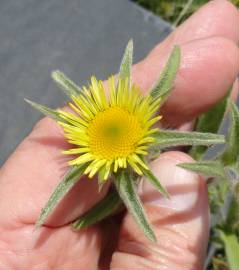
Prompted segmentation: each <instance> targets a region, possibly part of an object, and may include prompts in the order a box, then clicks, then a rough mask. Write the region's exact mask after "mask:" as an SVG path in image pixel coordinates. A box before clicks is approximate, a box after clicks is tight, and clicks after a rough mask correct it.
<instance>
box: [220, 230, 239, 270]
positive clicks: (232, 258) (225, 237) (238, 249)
mask: <svg viewBox="0 0 239 270" xmlns="http://www.w3.org/2000/svg"><path fill="white" fill-rule="evenodd" d="M220 237H221V239H222V241H223V243H224V245H225V250H226V256H227V261H228V264H229V267H230V270H238V258H239V242H238V239H237V237H236V235H235V234H233V233H230V232H223V231H220Z"/></svg>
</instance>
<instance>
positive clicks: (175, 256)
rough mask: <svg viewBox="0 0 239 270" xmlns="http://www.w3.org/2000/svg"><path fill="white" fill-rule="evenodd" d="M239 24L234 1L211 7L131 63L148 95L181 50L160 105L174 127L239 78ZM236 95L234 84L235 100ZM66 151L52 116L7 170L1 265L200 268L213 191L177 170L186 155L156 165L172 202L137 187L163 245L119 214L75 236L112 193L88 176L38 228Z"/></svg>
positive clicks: (1, 179) (2, 179)
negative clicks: (76, 223) (76, 227)
mask: <svg viewBox="0 0 239 270" xmlns="http://www.w3.org/2000/svg"><path fill="white" fill-rule="evenodd" d="M238 25H239V14H238V11H237V9H236V8H234V7H233V6H232V5H231V4H230V3H229V2H228V1H224V0H217V1H212V2H210V3H209V4H207V5H206V6H204V7H203V8H202V9H201V10H200V11H198V12H197V13H196V14H195V15H193V16H192V17H191V18H190V19H189V20H188V21H187V22H185V23H184V24H183V25H182V26H180V27H179V28H178V29H177V30H176V31H175V32H174V33H173V34H171V35H170V36H169V37H168V38H167V39H166V40H165V41H164V42H163V43H161V44H159V45H157V46H156V48H155V49H153V50H152V52H151V53H150V54H149V55H148V56H147V58H146V59H144V60H143V61H142V62H140V63H139V64H137V65H135V66H134V68H133V80H134V82H135V83H136V84H137V85H139V86H140V88H141V89H143V90H144V91H145V92H146V91H148V89H150V87H151V86H152V85H153V84H154V82H155V79H156V77H157V76H158V73H159V70H160V69H161V68H162V66H163V65H164V64H165V61H166V59H167V57H168V54H169V52H170V51H171V49H172V46H173V45H174V44H180V45H181V48H182V64H181V67H180V70H179V73H178V75H177V78H176V82H175V89H174V91H173V93H172V95H171V96H170V98H169V100H168V101H167V103H166V104H165V106H164V108H163V109H162V114H163V116H164V123H165V124H166V125H167V127H168V126H170V127H178V128H181V126H182V125H184V126H189V125H186V123H188V122H190V121H193V120H194V118H195V117H196V116H197V115H198V114H200V113H201V112H203V111H206V110H207V109H208V108H209V107H210V106H212V105H213V104H215V103H216V102H217V101H218V100H220V98H222V97H223V96H224V95H225V93H226V91H227V89H228V87H229V86H230V85H231V84H232V82H233V81H234V80H235V79H236V77H237V74H238V73H239V62H238V59H239V51H238V48H237V45H236V43H238V42H239V30H238ZM237 91H238V85H237V82H235V84H234V91H233V95H234V97H235V96H236V93H237ZM69 147H70V146H69V144H68V143H67V142H66V141H65V139H64V136H63V131H62V129H61V128H60V127H59V125H57V124H56V123H55V122H54V121H53V120H50V119H48V118H45V119H43V120H41V121H40V122H39V123H38V124H37V125H36V127H35V128H34V130H33V131H32V132H31V134H30V135H29V136H28V137H27V138H26V139H25V140H24V141H23V142H22V143H21V144H20V145H19V147H18V148H17V149H16V151H15V152H14V153H13V154H12V156H11V157H10V158H9V159H8V161H7V162H6V163H5V165H4V166H3V167H2V168H1V170H0V183H1V188H0V198H1V200H0V213H1V218H0V269H4V270H5V269H6V270H8V269H9V270H12V269H14V270H15V269H16V270H22V269H44V270H45V269H61V270H71V269H82V270H83V269H89V270H95V269H100V270H108V269H113V270H122V269H124V270H127V269H142V270H144V269H147V270H148V269H150V270H151V269H157V268H161V269H168V270H169V269H170V270H171V269H175V270H179V269H180V270H181V269H183V270H200V269H202V263H203V260H204V254H205V250H206V246H207V241H208V239H207V237H208V202H207V196H206V187H205V185H204V183H203V181H202V179H201V178H200V177H199V176H197V175H195V174H192V173H189V172H186V171H184V170H183V169H180V168H178V167H176V166H175V164H177V163H178V162H182V161H184V162H185V161H190V160H191V159H190V158H189V157H188V156H187V155H186V154H184V153H181V152H168V153H165V154H163V155H161V157H160V158H159V159H158V160H156V161H155V162H154V164H152V165H151V166H152V169H153V171H154V173H155V174H156V175H157V176H158V178H159V179H160V180H161V181H162V183H163V184H164V185H165V186H166V187H167V188H168V190H169V192H170V193H171V196H172V203H171V204H168V203H167V202H165V201H162V200H160V198H159V197H158V195H157V194H158V193H157V194H155V191H154V190H153V188H152V187H151V186H148V185H147V184H146V183H143V184H142V186H141V190H139V192H140V195H141V197H142V200H143V201H144V206H145V208H146V211H147V213H148V216H149V218H150V220H151V222H152V223H153V226H154V230H155V232H156V235H157V237H158V243H157V244H150V243H149V242H148V241H147V240H146V238H145V237H144V236H143V234H142V233H141V231H140V230H138V229H137V226H136V225H135V223H134V222H133V220H132V219H131V217H130V216H129V215H128V214H126V216H125V217H124V220H122V221H121V219H120V217H117V218H112V219H111V220H108V221H107V222H105V223H104V224H101V225H96V226H94V227H92V228H90V229H88V230H83V231H80V232H78V233H76V232H73V231H72V230H71V229H70V227H69V226H67V224H69V223H70V222H71V221H73V220H74V219H75V218H77V217H78V216H79V215H81V214H82V213H84V212H85V211H86V210H87V209H89V208H91V206H92V205H94V204H95V203H96V202H98V201H99V200H101V199H102V198H103V197H104V196H105V193H106V191H107V188H108V186H107V184H106V185H105V187H104V188H103V190H102V192H101V193H98V184H97V182H96V181H89V180H88V179H82V181H80V182H79V183H78V184H77V185H76V186H75V188H73V189H72V191H71V192H70V193H69V194H68V196H67V197H66V198H65V199H64V200H63V201H62V203H61V204H60V205H59V207H58V208H57V209H56V211H55V212H54V214H53V215H52V216H51V217H50V218H49V219H48V220H47V225H45V226H44V227H43V228H41V229H39V230H35V231H34V224H35V222H36V220H37V218H38V216H39V213H40V210H41V208H42V207H43V206H44V204H45V202H46V201H47V199H48V198H49V196H50V194H51V193H52V191H53V190H54V189H55V187H56V185H57V184H58V183H59V181H60V180H61V178H62V175H63V174H64V172H65V171H66V167H67V161H66V158H65V157H62V153H61V151H62V149H69ZM180 194H181V196H182V197H184V198H185V200H187V204H184V203H183V202H184V201H182V200H179V197H178V196H179V195H180ZM174 202H175V203H174ZM112 253H113V257H112V256H111V254H112ZM100 254H103V259H102V260H101V261H100V266H99V257H100ZM179 254H180V256H179ZM109 265H110V266H109Z"/></svg>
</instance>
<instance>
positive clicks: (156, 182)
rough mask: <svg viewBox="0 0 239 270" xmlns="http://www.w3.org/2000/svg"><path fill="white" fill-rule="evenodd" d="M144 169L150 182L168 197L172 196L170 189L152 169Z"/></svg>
mask: <svg viewBox="0 0 239 270" xmlns="http://www.w3.org/2000/svg"><path fill="white" fill-rule="evenodd" d="M142 170H143V174H144V176H145V177H146V178H147V180H149V181H150V183H151V184H152V185H153V186H154V187H155V188H156V189H157V190H158V191H159V192H160V193H162V194H163V195H164V196H165V197H166V198H170V195H169V193H168V191H167V190H166V189H165V188H164V187H163V186H162V185H161V183H160V181H159V180H158V179H157V177H156V176H155V175H154V174H153V173H152V172H151V171H150V170H145V169H142Z"/></svg>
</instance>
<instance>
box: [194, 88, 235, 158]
mask: <svg viewBox="0 0 239 270" xmlns="http://www.w3.org/2000/svg"><path fill="white" fill-rule="evenodd" d="M230 93H231V88H230V90H229V91H228V93H227V95H226V96H225V97H224V98H223V99H222V100H221V101H220V102H219V103H217V104H216V105H215V106H214V107H212V108H211V109H210V110H208V111H207V112H205V113H204V114H202V115H201V116H200V117H199V118H198V120H197V123H196V127H195V131H198V132H207V133H208V132H210V133H217V132H218V130H219V128H220V126H221V124H222V122H223V119H224V115H225V112H226V108H227V98H228V96H229V95H230ZM207 149H208V147H207V146H201V145H200V146H194V147H192V149H191V150H190V155H191V156H192V157H193V158H195V159H197V160H199V159H201V158H202V157H203V155H204V153H205V152H206V151H207Z"/></svg>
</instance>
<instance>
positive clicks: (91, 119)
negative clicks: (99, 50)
mask: <svg viewBox="0 0 239 270" xmlns="http://www.w3.org/2000/svg"><path fill="white" fill-rule="evenodd" d="M108 88H109V96H108V97H107V95H106V87H105V86H104V84H103V82H102V81H98V80H97V79H96V78H95V77H92V78H91V84H90V85H89V87H88V88H86V87H83V89H82V92H81V93H80V94H79V95H77V96H72V102H70V103H69V106H70V107H71V109H72V110H73V112H74V113H70V112H65V111H60V115H61V118H62V119H63V120H64V121H59V124H60V125H61V126H62V127H63V129H64V132H65V137H66V138H67V140H68V142H69V143H71V144H73V145H75V146H76V147H74V148H72V149H70V150H67V151H64V153H65V154H70V155H77V156H76V157H75V158H74V159H72V160H71V161H70V162H69V164H70V165H80V164H85V163H86V164H87V167H86V169H85V172H84V173H85V174H88V175H89V177H93V176H94V175H95V174H96V173H100V174H101V175H102V178H103V179H105V180H106V179H107V178H108V176H109V174H110V172H117V170H118V169H119V168H127V166H131V167H132V168H133V170H134V171H135V172H136V173H137V174H142V168H144V169H148V167H147V165H146V163H145V162H144V158H143V157H144V156H146V155H147V154H148V147H149V145H150V143H152V142H154V137H153V136H152V135H153V134H154V133H155V132H156V131H157V128H152V126H153V125H154V124H155V123H156V122H157V121H158V120H159V119H160V118H161V117H160V116H155V112H156V111H157V109H158V107H159V103H160V99H157V100H156V101H155V100H153V99H152V97H151V96H146V97H144V96H143V95H142V94H141V93H140V90H139V88H138V87H136V86H135V85H133V86H132V87H130V86H129V82H128V80H127V79H125V80H123V79H119V81H118V84H117V86H116V85H115V80H114V77H111V78H110V79H109V80H108Z"/></svg>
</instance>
